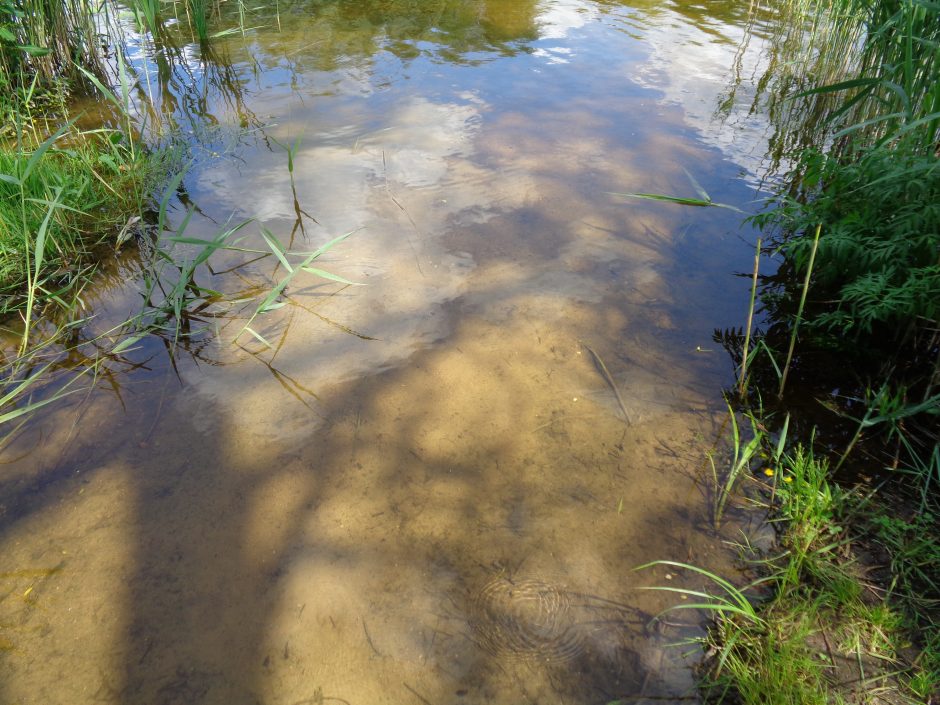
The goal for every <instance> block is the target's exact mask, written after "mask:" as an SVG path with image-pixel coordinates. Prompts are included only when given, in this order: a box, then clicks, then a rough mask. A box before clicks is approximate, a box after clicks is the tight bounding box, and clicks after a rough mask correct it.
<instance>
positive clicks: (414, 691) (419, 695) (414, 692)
mask: <svg viewBox="0 0 940 705" xmlns="http://www.w3.org/2000/svg"><path fill="white" fill-rule="evenodd" d="M401 684H402V685H403V686H405V687H406V688H407V689H408V690H410V691H411V693H412V695H414V696H415V697H416V698H417V699H418V700H420V701H421V702H423V703H424V705H431V701H430V700H428V699H427V698H425V697H424V696H423V695H421V693H419V692H418V691H417V690H415V689H414V688H412V687H411V686H410V685H408V684H407V683H405V681H402V682H401Z"/></svg>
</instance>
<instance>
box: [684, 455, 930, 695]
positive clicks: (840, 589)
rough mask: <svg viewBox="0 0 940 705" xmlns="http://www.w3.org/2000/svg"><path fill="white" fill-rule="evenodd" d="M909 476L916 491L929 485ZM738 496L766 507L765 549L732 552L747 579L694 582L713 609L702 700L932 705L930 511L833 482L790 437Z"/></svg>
mask: <svg viewBox="0 0 940 705" xmlns="http://www.w3.org/2000/svg"><path fill="white" fill-rule="evenodd" d="M767 441H768V439H767V438H762V439H761V442H762V444H763V445H764V446H765V447H767V454H768V455H772V453H771V452H770V450H769V443H768V442H767ZM933 470H934V471H936V470H937V467H934V468H933ZM910 478H911V479H912V480H913V481H914V482H915V483H918V485H919V486H917V487H915V488H914V489H915V490H918V491H919V490H920V489H923V484H925V483H926V484H929V483H931V482H933V479H932V478H930V477H928V476H927V475H926V474H925V473H918V472H915V473H914V474H912V475H911V476H910ZM745 492H746V494H748V495H750V499H751V501H752V502H757V503H760V504H761V505H762V506H764V507H766V508H767V509H769V510H770V516H771V520H772V521H774V522H775V523H776V526H777V528H778V535H777V543H776V546H775V548H774V549H773V550H772V551H770V552H768V553H767V554H760V553H758V552H756V551H754V550H753V549H751V547H748V546H742V547H741V551H742V560H744V561H745V564H746V565H747V566H749V569H750V570H751V571H752V572H753V573H756V575H757V578H756V579H755V581H754V583H752V584H751V585H749V586H747V587H744V588H741V589H738V588H734V587H732V586H731V585H730V584H728V583H726V582H724V581H723V580H721V579H720V578H718V577H717V576H711V585H709V586H708V587H706V588H705V591H706V592H707V593H709V595H710V597H708V598H707V599H706V602H707V603H709V604H710V605H711V606H710V607H709V608H708V609H709V611H710V612H711V613H712V614H713V616H714V622H713V625H712V628H711V630H710V631H709V633H708V636H707V637H706V638H705V639H704V645H705V649H706V653H707V654H709V656H708V658H707V659H706V661H705V663H704V664H703V666H702V671H701V678H702V693H703V695H704V698H705V700H706V702H709V703H748V704H754V705H757V704H762V705H816V704H818V705H826V704H830V703H921V704H923V703H931V702H937V698H938V695H940V586H938V582H937V581H938V576H937V574H936V567H937V566H938V565H940V532H938V528H940V527H938V521H937V518H938V516H940V507H938V506H937V504H936V503H935V502H934V501H933V500H931V501H929V502H927V503H925V504H921V503H920V502H919V501H915V502H913V504H910V503H901V504H899V503H898V497H897V496H893V497H891V498H890V499H888V495H886V494H883V493H882V492H880V491H879V490H877V489H875V488H873V487H871V486H870V485H867V484H858V485H856V486H854V487H850V488H845V487H842V486H840V485H837V484H835V483H834V482H833V481H832V479H831V468H830V466H829V464H828V463H827V462H826V460H824V459H821V458H819V457H816V456H815V455H814V454H813V452H812V451H811V450H809V449H808V448H805V447H803V446H800V445H797V446H795V447H793V448H792V450H791V451H790V452H786V453H783V454H781V455H780V456H779V457H778V458H777V459H776V460H773V458H772V457H771V458H770V459H769V460H765V461H764V463H758V464H756V465H755V468H754V472H753V473H752V474H749V475H748V480H747V489H746V490H745ZM917 494H919V492H914V493H912V498H913V497H914V496H915V495H917ZM679 592H684V591H683V590H679ZM688 595H692V596H695V597H702V594H701V593H699V594H697V595H696V593H694V592H689V593H688Z"/></svg>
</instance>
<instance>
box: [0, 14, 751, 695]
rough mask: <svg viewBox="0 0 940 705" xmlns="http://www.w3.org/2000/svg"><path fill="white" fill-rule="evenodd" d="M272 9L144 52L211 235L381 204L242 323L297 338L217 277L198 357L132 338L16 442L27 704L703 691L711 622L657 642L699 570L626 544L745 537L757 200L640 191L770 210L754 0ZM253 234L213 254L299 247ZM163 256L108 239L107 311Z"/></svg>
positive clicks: (210, 277)
mask: <svg viewBox="0 0 940 705" xmlns="http://www.w3.org/2000/svg"><path fill="white" fill-rule="evenodd" d="M413 5H420V6H421V8H422V9H421V10H417V9H415V8H414V7H413ZM225 11H226V12H233V11H234V10H233V9H232V8H228V9H226V10H225ZM251 17H252V18H253V19H249V20H248V21H247V22H246V24H247V25H249V26H255V25H262V24H263V25H265V26H264V27H263V28H260V29H253V30H251V31H249V32H247V33H246V35H245V36H242V35H241V34H240V33H235V34H230V35H227V36H225V37H223V38H220V39H218V40H216V41H215V42H214V43H213V49H212V52H211V53H210V52H206V51H203V52H201V51H200V50H199V48H198V46H196V45H184V46H182V48H179V49H177V50H171V49H169V48H165V49H163V50H162V51H158V52H154V51H153V47H152V45H142V47H141V51H140V53H139V55H137V56H135V57H134V60H135V62H136V63H135V65H136V67H137V69H138V70H139V71H140V72H141V76H142V77H143V78H142V80H141V83H140V93H139V95H140V96H147V100H149V101H152V102H153V104H154V105H155V110H156V112H159V113H162V114H164V116H165V117H166V119H167V120H170V121H173V122H174V123H175V124H176V125H177V126H178V128H179V129H180V130H181V131H182V132H184V133H185V134H187V135H188V137H189V141H190V145H191V155H190V156H191V157H192V159H193V165H192V167H191V169H190V171H189V172H188V175H187V177H186V179H185V180H184V191H183V192H182V196H181V198H182V200H183V201H185V202H186V203H191V204H194V205H195V206H196V207H197V208H198V213H197V215H196V216H195V217H194V220H193V221H192V223H191V224H190V226H189V228H188V229H187V234H188V235H199V236H203V237H205V236H210V235H212V234H213V233H214V232H216V231H217V229H218V228H219V227H221V226H222V225H223V224H225V223H227V222H233V221H235V222H237V221H238V220H240V219H243V218H255V219H256V220H257V221H259V222H260V223H261V224H263V225H264V226H265V227H266V228H268V229H269V230H270V231H272V232H273V233H275V234H276V235H277V236H278V237H280V238H281V239H282V240H283V241H284V242H285V243H286V242H288V241H291V242H292V246H293V247H294V248H295V249H298V250H303V249H311V248H313V247H316V246H319V245H321V244H323V243H324V242H326V241H328V240H329V239H330V238H332V237H334V236H336V235H339V234H341V233H345V232H350V231H354V233H353V234H352V235H351V236H350V237H349V238H348V239H347V240H345V241H343V242H342V243H340V244H339V245H337V246H336V247H335V248H333V249H331V250H330V252H329V253H328V255H327V256H326V257H325V258H324V259H323V260H321V262H322V266H323V268H324V269H328V270H329V271H332V272H335V273H337V274H340V275H342V276H344V277H347V278H349V279H351V280H353V281H356V282H358V283H360V284H362V286H356V287H341V286H338V285H336V284H334V283H332V282H324V281H323V280H320V279H317V278H316V277H314V276H312V275H311V276H306V275H304V277H303V278H300V277H299V278H297V279H295V280H294V282H292V284H291V286H290V288H289V289H288V290H287V292H286V294H287V300H288V301H289V305H286V306H284V307H283V308H280V309H278V310H277V311H275V312H272V313H269V314H266V315H265V316H263V317H261V318H260V319H258V320H256V321H255V322H254V323H253V327H254V328H255V329H256V330H257V331H258V332H259V333H260V334H261V335H263V336H264V337H265V338H266V339H267V340H269V341H271V342H272V344H273V346H274V347H273V348H271V349H268V348H265V347H264V346H263V345H261V344H260V343H259V342H258V341H256V340H253V339H252V338H251V337H250V335H248V334H246V333H243V334H242V335H241V336H239V338H238V341H239V343H240V344H238V345H236V344H234V343H233V342H232V340H233V338H234V337H235V336H236V334H237V333H238V331H239V330H240V329H241V328H242V326H243V325H244V324H245V322H246V317H247V315H249V314H250V312H251V310H252V308H251V306H252V305H251V304H247V303H242V304H233V305H230V306H223V305H217V306H215V307H213V308H212V309H210V310H208V311H206V312H204V313H205V314H206V315H204V316H203V319H204V320H205V321H206V322H207V323H206V325H205V330H204V331H202V332H196V333H194V334H193V335H192V337H191V338H189V339H187V340H186V341H184V343H183V344H181V347H180V348H179V350H178V352H177V355H176V357H175V358H174V359H173V360H171V359H170V357H169V356H168V355H167V353H166V349H165V347H164V342H163V341H161V340H159V339H157V338H153V337H152V338H148V339H145V340H143V341H141V343H140V344H139V346H137V348H136V349H135V350H133V351H131V352H130V353H128V354H127V355H125V356H124V358H123V360H120V361H114V362H113V363H112V364H110V365H109V366H107V367H106V369H105V370H104V373H103V374H102V376H101V377H100V379H99V382H98V384H97V385H96V387H95V390H94V391H93V392H91V393H88V394H84V393H83V394H75V395H72V396H70V397H68V398H67V399H66V400H65V401H64V402H63V403H62V404H59V405H57V406H53V407H47V411H46V413H43V414H42V415H40V416H37V417H36V418H34V419H33V420H32V421H31V423H30V424H29V425H28V426H27V427H26V428H25V429H24V430H23V431H22V433H21V434H20V436H19V437H18V439H17V441H16V443H15V444H13V445H12V446H11V447H9V448H7V449H6V450H5V451H4V454H5V457H6V459H7V464H6V465H5V466H4V468H3V476H2V481H0V545H2V550H0V556H2V566H0V572H2V573H0V587H2V598H0V643H2V647H3V652H2V653H0V668H2V671H3V674H4V675H3V678H2V680H0V702H10V703H76V702H104V703H227V704H233V703H234V704H237V703H287V704H295V705H299V704H300V703H326V702H346V703H351V704H354V705H355V704H360V703H370V704H371V703H435V704H437V703H509V702H512V703H570V704H575V703H584V704H594V703H607V702H610V701H616V700H618V699H625V700H624V701H625V702H642V699H643V698H656V699H657V700H656V701H657V702H670V701H675V702H688V700H689V698H693V697H694V686H693V679H692V676H691V671H690V669H691V667H692V666H693V665H694V663H695V656H696V655H695V653H694V652H693V653H692V654H690V655H689V654H687V652H686V651H685V650H683V649H681V648H680V649H676V648H667V644H669V643H673V642H675V641H676V640H677V639H679V638H683V637H689V636H695V635H697V634H700V633H701V632H700V625H699V622H700V621H701V619H702V618H701V616H699V615H696V614H693V613H692V612H677V613H675V614H673V615H671V616H670V617H669V618H668V624H663V623H659V624H658V625H651V624H650V620H651V618H652V616H653V615H656V614H658V613H659V612H660V611H661V610H662V609H664V608H665V607H666V606H668V605H671V604H674V603H675V602H676V601H677V597H676V596H675V595H667V594H664V593H659V592H650V591H642V590H638V589H637V588H639V587H641V586H648V585H655V584H660V585H662V584H670V585H689V586H700V585H701V582H700V581H698V582H697V581H695V580H693V579H692V578H690V577H688V576H684V575H681V574H679V573H676V572H675V571H671V572H669V574H668V575H667V571H666V570H665V569H663V568H657V569H651V570H647V571H644V572H639V573H638V572H634V571H633V570H632V569H633V568H634V567H635V566H638V565H640V564H642V563H645V562H648V561H652V560H656V559H668V560H678V561H687V562H692V563H695V564H697V565H701V566H705V567H708V568H709V569H711V570H714V571H716V572H722V573H725V574H728V573H730V572H731V571H733V564H732V559H733V556H732V554H731V553H730V551H729V550H728V549H727V547H726V546H724V545H723V543H722V539H723V538H727V537H733V536H735V532H736V531H737V528H738V526H737V525H734V524H731V525H729V526H728V527H726V529H725V532H724V533H723V534H716V533H715V532H714V531H712V530H711V528H710V521H709V501H708V483H707V482H705V481H704V479H705V476H704V475H703V474H702V473H703V470H704V468H705V453H706V451H708V450H709V449H710V448H711V447H712V446H713V444H714V443H715V441H716V438H718V437H719V436H720V435H721V433H722V427H721V424H722V421H723V418H724V413H725V412H724V407H723V402H722V400H721V396H720V390H721V387H722V385H727V384H728V383H729V382H730V375H731V370H730V365H729V363H728V361H727V358H726V356H725V354H724V353H723V351H721V349H720V348H719V346H718V345H717V344H715V343H713V342H712V340H711V338H712V332H713V330H714V329H716V328H725V327H728V326H739V325H741V324H742V323H743V320H744V315H745V313H746V312H745V310H744V309H745V306H746V299H747V295H746V294H747V286H748V283H747V281H746V280H745V279H744V278H742V277H738V276H736V273H738V272H741V271H747V270H749V268H750V263H751V258H752V252H753V250H752V247H751V244H750V243H751V240H752V239H753V234H752V233H750V232H749V231H747V230H746V229H744V228H742V226H741V225H740V217H741V216H740V214H738V213H735V212H733V211H730V210H726V209H718V208H708V209H702V208H682V207H679V206H673V205H669V204H662V203H654V202H650V201H640V200H635V199H634V200H631V199H627V198H624V197H621V196H616V195H614V194H616V193H624V192H631V191H643V192H654V193H655V192H660V193H671V194H676V195H680V196H689V197H695V196H696V190H695V188H694V186H693V184H692V183H691V181H690V179H689V176H688V174H691V175H692V176H693V177H694V179H695V180H696V181H697V182H698V183H700V184H701V185H702V186H704V188H705V189H706V190H707V191H708V193H709V195H710V196H711V197H712V198H713V199H714V200H715V201H718V202H724V203H730V204H734V205H737V206H739V207H741V208H744V209H750V210H753V207H754V206H753V203H752V201H753V199H754V198H755V197H756V192H755V186H756V183H757V179H758V176H759V173H760V160H761V157H762V154H763V152H762V150H763V148H764V145H763V143H762V141H761V139H762V137H761V136H762V124H761V121H760V119H759V116H757V117H754V118H753V119H752V120H751V121H750V122H748V123H741V122H740V121H739V120H738V119H737V118H734V119H729V118H728V115H729V113H728V112H727V111H725V112H724V113H722V115H724V117H725V119H724V120H718V119H716V109H717V105H718V104H719V103H720V101H721V98H722V95H723V92H724V91H727V89H728V85H729V82H732V83H733V81H734V78H733V76H732V74H731V72H730V66H731V64H732V62H733V60H734V59H735V56H736V55H737V56H739V57H740V60H741V62H742V65H750V64H748V62H751V63H753V64H756V63H759V61H760V56H759V55H757V54H753V55H752V52H751V50H747V51H743V52H739V51H738V42H739V40H740V38H741V36H742V29H741V27H742V25H743V23H744V21H745V19H746V18H745V17H744V16H743V13H742V11H740V10H736V9H735V7H734V5H733V4H731V3H728V4H725V3H711V4H709V5H708V6H707V7H705V6H699V5H695V6H692V5H689V6H683V5H678V4H667V5H661V4H660V5H656V6H643V5H641V4H639V3H630V4H627V3H619V2H597V1H591V0H558V1H557V2H543V1H536V0H526V1H517V0H516V1H510V0H502V1H497V0H477V1H471V0H464V1H462V2H458V1H456V0H450V1H448V0H442V1H441V2H438V3H424V4H421V3H408V2H402V1H399V2H378V1H373V2H359V3H351V2H307V3H290V4H281V5H279V6H278V7H277V8H276V11H275V9H274V8H270V7H269V8H266V9H263V10H259V11H257V12H255V13H254V14H253V15H252V16H251ZM278 23H279V24H280V28H278V26H277V25H278ZM739 68H740V67H739ZM745 112H746V111H745ZM730 114H731V115H732V117H734V115H735V113H734V111H732V112H731V113H730ZM739 117H740V116H739ZM298 138H299V139H300V142H299V146H298V147H297V151H296V155H295V157H294V159H293V188H292V181H291V174H290V172H289V171H288V168H287V164H288V157H287V152H286V151H285V148H284V146H287V145H291V144H293V143H294V141H295V140H297V139H298ZM282 145H283V146H282ZM174 207H175V209H176V210H175V218H176V220H177V222H179V221H180V220H181V218H182V213H183V211H184V205H183V203H176V204H175V206H174ZM301 211H302V212H301ZM298 223H299V224H300V225H302V227H298ZM244 233H245V234H247V235H248V236H249V239H248V240H247V241H246V242H245V243H243V244H249V245H251V246H255V247H258V246H261V239H260V237H259V236H258V235H257V234H256V233H257V228H256V227H254V226H249V227H248V228H246V229H245V231H244ZM244 259H245V257H244V256H241V255H235V254H230V255H228V259H225V257H224V256H223V257H221V258H219V260H218V261H216V262H214V270H213V271H214V272H218V274H208V273H205V274H204V275H203V279H202V282H203V284H204V285H206V286H211V287H212V288H214V289H219V290H222V291H226V292H235V291H239V290H241V289H245V290H251V288H252V287H256V286H257V285H259V284H266V285H270V284H271V283H272V282H273V281H275V280H276V279H277V278H278V277H279V276H283V271H280V272H277V271H275V266H274V263H273V262H272V261H270V258H268V259H266V260H262V261H259V262H255V263H252V264H249V265H247V266H244V267H241V268H239V269H237V270H235V271H233V272H227V273H223V272H224V270H227V269H229V268H230V267H231V266H234V265H235V264H237V263H239V262H242V261H244ZM139 271H140V265H139V258H137V256H136V255H135V254H134V253H130V252H128V253H125V254H124V255H123V256H122V257H121V258H117V259H115V260H114V261H113V262H111V263H110V264H109V269H108V271H106V272H104V273H103V274H102V277H101V282H100V285H99V286H98V287H97V288H96V289H94V290H91V291H89V292H88V294H87V296H86V300H87V301H88V304H89V306H90V307H91V308H93V309H94V310H95V311H96V313H97V314H98V319H97V320H96V321H95V322H93V323H92V324H89V325H90V326H91V327H95V329H96V330H105V329H107V327H108V324H109V322H116V321H120V320H123V319H124V317H126V315H127V314H128V313H131V312H133V311H134V310H135V309H136V308H139V296H138V294H137V293H136V291H137V285H136V283H135V282H136V281H137V278H138V276H139ZM208 314H213V315H212V316H210V315H208ZM592 350H593V351H594V352H592ZM595 353H596V355H597V356H599V357H600V359H602V360H603V361H604V365H605V366H606V368H607V369H608V370H609V373H610V375H611V377H612V379H613V381H614V383H615V384H616V385H617V386H618V388H619V390H620V391H621V394H622V397H623V404H624V407H625V409H624V410H625V412H626V414H625V415H624V410H621V408H620V404H619V402H618V401H617V399H616V396H615V394H614V393H613V391H612V390H611V388H610V386H609V384H608V382H607V380H605V377H604V375H603V374H602V372H601V370H600V369H599V366H598V364H597V363H596V361H595V357H594V354H595ZM105 373H106V374H105ZM53 569H54V570H53ZM670 581H671V582H670Z"/></svg>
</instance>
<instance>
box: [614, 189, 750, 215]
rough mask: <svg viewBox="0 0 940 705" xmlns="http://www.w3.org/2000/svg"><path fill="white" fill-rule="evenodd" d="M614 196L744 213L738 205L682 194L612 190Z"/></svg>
mask: <svg viewBox="0 0 940 705" xmlns="http://www.w3.org/2000/svg"><path fill="white" fill-rule="evenodd" d="M610 194H611V195H612V196H626V197H628V198H643V199H646V200H649V201H661V202H663V203H676V204H678V205H680V206H694V207H697V208H727V209H728V210H732V211H735V212H737V213H743V212H744V211H742V210H741V209H740V208H738V207H737V206H732V205H730V204H728V203H716V202H715V201H710V200H705V199H701V198H684V197H682V196H666V195H663V194H661V193H617V192H610Z"/></svg>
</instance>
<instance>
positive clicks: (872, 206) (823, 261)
mask: <svg viewBox="0 0 940 705" xmlns="http://www.w3.org/2000/svg"><path fill="white" fill-rule="evenodd" d="M803 164H804V167H805V174H806V175H805V178H804V185H805V186H807V187H809V188H811V189H812V191H811V193H810V194H809V195H808V196H804V197H803V198H802V199H801V200H796V199H793V198H791V197H782V198H781V199H780V200H779V204H778V208H777V209H776V210H774V211H772V212H770V213H767V214H764V215H762V216H759V217H757V218H755V219H754V220H755V221H756V222H757V223H758V224H760V225H764V226H766V225H774V226H777V227H778V228H780V229H781V230H783V231H784V232H785V233H792V234H793V235H794V236H793V237H788V238H785V239H784V242H783V245H782V248H781V249H782V251H783V253H784V254H785V255H786V256H787V257H788V258H790V259H791V260H792V261H793V263H794V267H795V268H796V269H797V270H798V271H802V270H804V269H805V266H806V262H807V261H808V258H809V254H810V251H811V245H812V238H811V237H809V233H810V231H811V230H812V229H813V226H814V225H816V224H819V223H821V224H822V228H821V237H820V240H819V250H818V253H817V256H816V263H815V269H814V277H815V278H814V282H813V285H814V292H813V299H815V300H816V301H817V302H818V301H820V300H822V301H826V302H831V303H829V304H827V305H817V306H816V307H815V310H814V314H813V316H812V317H810V318H809V319H807V321H806V324H807V325H810V326H815V327H817V328H824V329H829V330H832V331H835V332H836V333H837V334H838V335H839V336H842V335H844V334H845V333H846V332H848V333H851V334H853V335H856V336H857V335H859V334H870V333H872V331H873V330H874V329H875V328H876V327H878V326H879V325H883V326H888V327H889V328H890V329H891V330H902V331H907V329H908V328H909V327H911V326H919V325H933V324H935V323H936V321H937V319H938V317H940V260H938V256H937V253H938V251H940V160H938V159H937V158H936V157H934V156H932V155H928V156H924V155H919V154H916V153H912V152H910V151H903V150H900V149H887V148H875V149H872V150H868V151H865V152H863V153H862V154H861V155H860V156H859V158H858V160H857V161H853V162H848V163H846V162H844V161H843V160H841V159H838V158H836V157H833V156H826V155H823V154H819V153H807V154H805V155H803Z"/></svg>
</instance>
